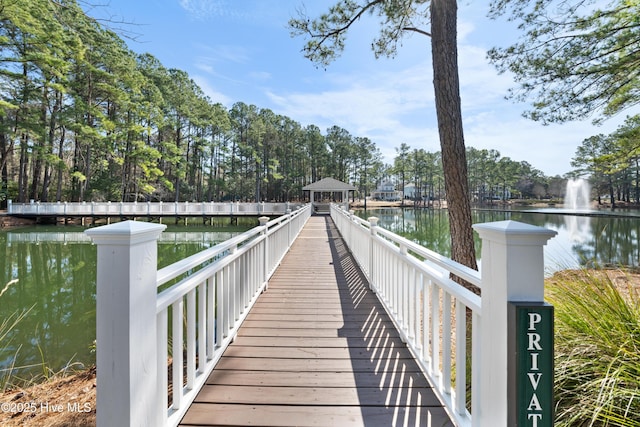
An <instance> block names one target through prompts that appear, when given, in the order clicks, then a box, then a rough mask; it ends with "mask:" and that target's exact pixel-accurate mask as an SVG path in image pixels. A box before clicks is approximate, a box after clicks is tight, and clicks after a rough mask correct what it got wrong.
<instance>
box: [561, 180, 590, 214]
mask: <svg viewBox="0 0 640 427" xmlns="http://www.w3.org/2000/svg"><path fill="white" fill-rule="evenodd" d="M564 208H565V209H569V210H572V211H588V210H590V209H591V186H590V185H589V182H588V181H587V180H585V179H582V178H580V179H570V180H568V181H567V186H566V191H565V196H564Z"/></svg>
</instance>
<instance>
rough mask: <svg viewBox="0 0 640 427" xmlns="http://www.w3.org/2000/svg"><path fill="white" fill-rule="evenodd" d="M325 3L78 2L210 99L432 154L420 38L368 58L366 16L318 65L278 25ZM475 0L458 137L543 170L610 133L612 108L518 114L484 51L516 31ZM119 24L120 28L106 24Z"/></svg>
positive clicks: (429, 93) (467, 32)
mask: <svg viewBox="0 0 640 427" xmlns="http://www.w3.org/2000/svg"><path fill="white" fill-rule="evenodd" d="M333 3H334V0H147V1H132V0H108V1H107V3H104V4H103V5H102V6H96V7H95V9H93V10H89V14H91V15H92V16H95V17H102V18H105V17H110V19H111V21H112V24H109V25H110V26H111V27H112V28H114V29H117V28H118V27H120V28H124V29H125V30H127V31H128V32H129V33H131V34H132V35H134V36H135V37H134V39H133V40H132V39H128V40H127V43H128V45H129V47H130V49H131V50H133V51H135V52H139V53H143V52H149V53H151V54H152V55H154V56H155V57H156V58H158V59H159V60H160V61H161V62H162V64H163V65H164V66H165V67H168V68H179V69H181V70H184V71H186V72H187V73H188V74H189V75H190V76H191V78H193V79H194V81H195V82H196V83H197V84H198V85H199V86H200V87H201V88H202V89H203V91H204V92H205V93H206V94H207V95H208V96H210V97H211V99H212V100H213V101H214V102H220V103H222V104H224V105H225V106H227V107H231V105H233V104H234V103H235V102H238V101H241V102H244V103H246V104H254V105H256V106H257V107H259V108H269V109H271V110H273V111H274V112H275V113H276V114H283V115H286V116H288V117H290V118H292V119H293V120H296V121H298V122H299V123H301V124H302V125H303V126H306V125H309V124H314V125H317V126H318V127H319V128H320V129H322V130H323V132H324V131H325V130H326V129H327V128H328V127H331V126H333V125H337V126H340V127H343V128H345V129H346V130H348V131H349V132H350V133H351V134H352V135H353V136H360V137H368V138H370V139H371V140H372V141H373V142H375V143H376V145H377V146H378V147H379V148H380V151H381V152H382V154H383V157H384V159H385V161H386V162H388V163H390V162H392V159H393V157H394V156H395V154H396V150H395V149H396V148H397V147H399V146H400V144H401V143H403V142H404V143H407V144H408V145H409V146H410V147H411V148H423V149H425V150H427V151H439V150H440V146H439V140H438V133H437V124H436V115H435V103H434V97H433V82H432V71H431V51H430V40H429V39H428V38H426V37H424V36H419V35H417V34H416V35H413V36H410V37H408V38H406V39H405V41H404V42H403V46H402V48H401V49H400V51H399V54H398V56H397V57H396V58H394V59H378V60H376V59H375V58H374V56H373V53H372V52H371V49H370V45H371V41H372V39H373V37H374V36H375V35H376V34H377V22H376V21H375V20H373V19H364V20H363V21H362V22H359V23H358V25H357V26H356V27H354V31H353V32H352V33H351V34H350V35H349V37H348V40H347V48H346V50H345V52H344V54H343V55H342V57H341V58H340V59H339V60H337V61H336V62H334V63H333V64H331V65H330V66H329V67H327V68H326V69H322V68H316V67H315V66H314V65H313V64H312V63H311V62H310V61H309V60H307V59H305V58H304V57H303V56H302V53H301V49H302V47H303V45H304V39H303V38H302V37H296V38H292V37H291V36H290V34H289V30H288V28H287V21H288V20H289V19H290V18H291V17H295V16H298V10H301V9H305V10H306V12H307V14H308V15H309V16H312V17H316V16H318V15H319V14H320V13H322V12H325V11H326V10H328V8H329V6H330V5H332V4H333ZM486 3H487V2H486V1H484V0H465V1H461V2H459V18H458V21H459V22H458V44H459V46H458V53H459V59H458V61H459V66H460V82H461V98H462V108H463V122H464V132H465V143H466V145H467V146H468V147H475V148H478V149H482V148H486V149H496V150H498V151H499V152H500V154H501V155H502V156H504V157H510V158H512V159H513V160H515V161H522V160H526V161H528V162H529V163H530V164H532V165H533V166H534V167H536V168H538V169H540V170H542V171H543V172H544V173H545V174H547V175H556V174H558V175H562V174H564V173H566V172H569V171H570V170H571V166H570V160H571V158H572V157H573V155H574V153H575V150H576V147H577V146H578V145H579V144H580V143H581V142H582V141H583V140H584V139H585V138H587V137H589V136H592V135H595V134H598V133H605V134H607V133H610V132H612V131H613V130H614V129H615V128H616V127H617V126H618V125H619V124H620V123H622V121H623V119H624V116H620V117H617V118H614V119H611V120H609V121H607V122H605V124H604V125H602V126H599V127H595V126H593V125H591V122H590V121H589V120H586V121H584V122H572V123H568V124H564V125H551V126H542V125H541V124H539V123H536V122H532V121H530V120H527V119H525V118H523V117H522V115H521V114H522V112H523V111H524V110H525V109H526V108H527V105H524V104H515V103H513V102H512V101H508V100H505V99H504V96H505V95H506V93H507V90H508V89H509V88H510V87H512V86H513V82H512V80H511V77H510V76H508V75H498V73H497V72H496V71H495V69H494V68H493V66H491V65H490V64H489V63H488V61H487V60H486V51H487V50H488V49H489V48H491V47H493V46H495V45H499V44H501V43H506V42H508V41H509V39H515V37H517V33H516V32H515V31H514V30H513V26H510V25H509V24H507V23H505V22H500V21H492V20H489V19H488V18H486V13H487V6H486ZM117 21H124V22H127V23H129V24H128V25H116V24H114V23H113V22H117Z"/></svg>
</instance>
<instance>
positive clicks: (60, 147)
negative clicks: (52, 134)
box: [56, 126, 66, 202]
mask: <svg viewBox="0 0 640 427" xmlns="http://www.w3.org/2000/svg"><path fill="white" fill-rule="evenodd" d="M65 136H66V128H65V127H64V126H62V128H61V130H60V139H58V166H57V178H56V180H57V183H56V201H57V202H60V201H62V174H63V173H64V169H65V165H64V139H65Z"/></svg>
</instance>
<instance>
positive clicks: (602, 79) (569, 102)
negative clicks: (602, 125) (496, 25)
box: [489, 0, 640, 123]
mask: <svg viewBox="0 0 640 427" xmlns="http://www.w3.org/2000/svg"><path fill="white" fill-rule="evenodd" d="M501 15H506V16H507V17H508V19H509V20H512V21H516V22H518V23H519V24H518V28H519V29H520V30H521V31H522V36H521V37H520V39H519V40H518V41H517V42H516V43H514V44H513V45H511V46H508V47H496V48H494V49H492V50H491V51H490V52H489V58H490V60H491V61H492V62H493V63H494V64H495V65H496V67H497V68H498V70H499V71H501V72H507V71H509V72H511V73H513V74H514V76H515V80H516V83H517V84H518V87H517V88H516V89H514V90H512V91H511V96H512V97H513V98H514V99H516V100H519V101H525V102H532V107H533V108H532V109H531V110H530V111H529V112H528V113H527V115H528V117H530V118H532V119H534V120H540V121H542V122H545V123H547V122H564V121H567V120H574V119H582V118H585V117H589V116H592V115H595V116H596V117H597V118H599V119H602V118H606V117H609V116H612V115H614V114H617V113H619V112H621V111H623V110H625V109H627V108H630V107H632V106H634V105H637V104H638V103H639V102H640V67H639V66H638V65H639V59H638V49H639V47H640V20H639V19H638V16H640V2H638V1H637V0H615V1H612V2H596V1H594V0H576V1H565V0H537V1H533V2H532V1H528V0H494V1H493V2H492V3H491V16H493V17H498V16H501Z"/></svg>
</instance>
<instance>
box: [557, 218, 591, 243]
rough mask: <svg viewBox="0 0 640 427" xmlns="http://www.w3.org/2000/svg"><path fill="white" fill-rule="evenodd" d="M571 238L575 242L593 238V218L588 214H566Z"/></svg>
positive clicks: (565, 221) (566, 224)
mask: <svg viewBox="0 0 640 427" xmlns="http://www.w3.org/2000/svg"><path fill="white" fill-rule="evenodd" d="M564 223H565V226H566V227H567V232H568V234H569V239H570V240H571V241H572V242H575V243H587V242H588V241H589V239H590V238H591V218H590V217H588V216H573V215H565V216H564Z"/></svg>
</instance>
